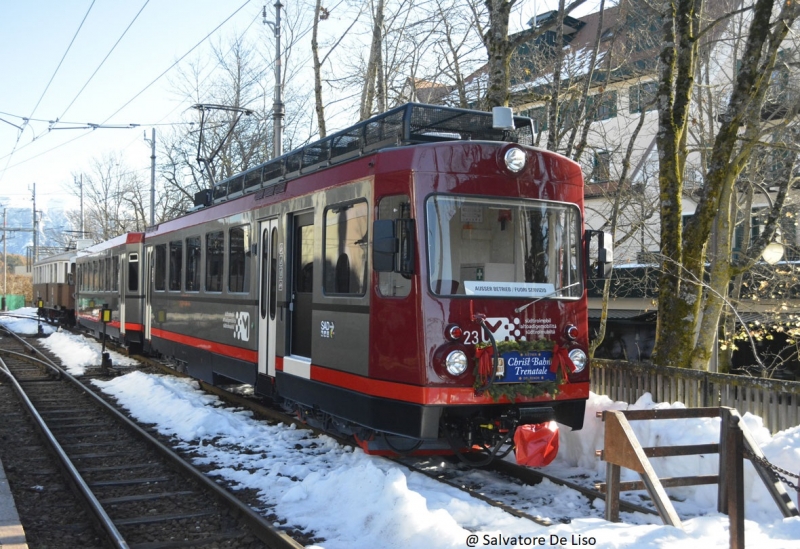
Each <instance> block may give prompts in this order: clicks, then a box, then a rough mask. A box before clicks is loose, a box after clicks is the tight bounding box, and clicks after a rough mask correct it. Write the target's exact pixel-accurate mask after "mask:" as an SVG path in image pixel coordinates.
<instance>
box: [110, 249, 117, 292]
mask: <svg viewBox="0 0 800 549" xmlns="http://www.w3.org/2000/svg"><path fill="white" fill-rule="evenodd" d="M111 263H112V265H114V276H113V278H112V279H111V289H112V290H114V291H115V292H117V291H119V256H118V255H115V256H114V259H113V260H112V262H111Z"/></svg>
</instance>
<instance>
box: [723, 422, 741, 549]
mask: <svg viewBox="0 0 800 549" xmlns="http://www.w3.org/2000/svg"><path fill="white" fill-rule="evenodd" d="M739 419H740V418H739V416H738V415H733V414H731V415H730V421H729V422H728V431H727V436H726V438H727V440H726V447H725V464H726V469H727V482H726V484H727V485H728V486H727V492H728V504H727V507H728V516H729V517H730V533H731V539H730V548H731V549H744V455H743V452H744V437H743V435H742V430H741V428H740V427H739Z"/></svg>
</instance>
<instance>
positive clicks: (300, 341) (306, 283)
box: [289, 212, 314, 359]
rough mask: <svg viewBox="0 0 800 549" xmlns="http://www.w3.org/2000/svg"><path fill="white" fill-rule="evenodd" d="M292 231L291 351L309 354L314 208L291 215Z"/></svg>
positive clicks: (296, 354)
mask: <svg viewBox="0 0 800 549" xmlns="http://www.w3.org/2000/svg"><path fill="white" fill-rule="evenodd" d="M292 226H293V235H292V237H293V238H292V256H291V257H292V259H291V260H292V286H291V292H292V293H291V302H290V305H289V310H290V311H291V324H290V330H291V334H290V336H289V338H290V345H291V347H290V348H291V354H292V355H294V356H299V357H304V358H308V359H310V358H311V307H312V298H313V292H314V212H309V213H304V214H301V215H298V216H295V217H294V221H293V224H292Z"/></svg>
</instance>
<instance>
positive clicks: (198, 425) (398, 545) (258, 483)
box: [51, 336, 800, 549]
mask: <svg viewBox="0 0 800 549" xmlns="http://www.w3.org/2000/svg"><path fill="white" fill-rule="evenodd" d="M51 337H52V336H51ZM73 345H74V350H73ZM82 345H83V342H82V341H81V340H80V339H79V338H78V337H75V336H69V337H67V338H65V339H64V341H61V342H59V344H58V348H59V349H60V352H62V353H64V354H65V355H66V356H70V355H73V354H77V352H78V349H80V348H81V346H82ZM94 383H95V384H96V385H98V386H99V387H100V388H101V389H102V390H103V391H104V392H106V393H107V394H109V395H113V396H114V397H116V398H117V399H118V401H119V402H120V404H121V405H122V406H124V407H126V408H127V409H129V410H130V411H131V413H132V415H133V416H135V417H136V418H137V419H139V420H140V421H142V422H146V423H152V424H155V425H156V427H157V428H158V430H159V431H160V432H161V433H163V434H165V435H169V436H172V437H174V438H175V440H176V442H177V444H178V445H179V446H181V447H182V448H183V449H185V450H187V451H190V452H193V454H194V455H196V456H197V457H196V462H197V463H201V464H208V465H211V466H212V467H215V468H216V469H215V470H214V472H213V473H212V474H214V475H217V476H219V477H222V478H224V479H226V480H228V481H229V482H230V483H232V484H233V485H235V486H236V487H237V488H252V489H254V490H256V491H257V492H258V494H259V497H260V499H261V501H262V502H263V504H264V509H265V510H266V509H267V508H269V509H270V510H271V511H273V512H275V513H276V514H277V515H278V516H280V517H282V518H283V519H285V520H286V521H287V523H288V524H289V525H293V526H296V527H299V528H301V529H305V530H307V531H308V532H310V533H313V534H314V535H315V536H316V537H317V538H319V539H322V540H324V541H320V542H319V543H318V545H316V546H315V547H324V548H327V549H339V548H341V549H344V548H347V549H358V548H365V549H366V548H370V549H371V548H374V547H380V548H386V549H416V548H418V547H426V548H432V549H450V548H464V547H519V546H528V547H530V546H534V544H535V546H544V547H576V546H594V547H603V548H613V549H616V548H623V547H626V548H634V547H635V548H637V549H638V548H651V549H656V548H658V549H661V548H670V549H671V548H684V547H685V548H692V549H696V548H699V547H702V548H703V549H723V548H727V547H729V533H728V531H729V530H728V528H729V527H728V517H726V516H724V515H720V514H718V513H717V512H716V487H714V486H712V487H696V488H682V489H680V490H675V491H672V490H670V493H671V494H673V495H674V496H675V497H677V498H679V499H681V500H683V501H682V502H679V503H678V504H677V505H676V506H677V507H678V512H679V514H680V515H681V517H682V519H683V526H684V529H683V530H680V529H678V528H674V527H671V526H664V525H662V524H659V523H657V521H656V523H654V521H653V518H652V517H643V516H640V515H632V514H625V515H623V517H624V519H625V520H626V523H625V524H623V523H618V524H612V523H607V522H605V521H604V520H602V519H599V518H576V519H573V520H572V521H571V522H570V523H569V524H558V525H556V526H554V527H551V528H545V527H541V526H539V525H537V524H534V523H532V522H530V521H527V520H525V519H519V518H516V517H513V516H511V515H508V514H507V513H504V512H503V511H500V510H498V509H496V508H493V507H490V506H488V505H486V504H484V503H482V502H481V501H478V500H476V499H474V498H471V497H470V496H469V495H467V494H465V493H463V492H461V491H459V490H456V489H454V488H450V487H448V486H445V485H442V484H440V483H437V482H435V481H433V480H431V479H429V478H428V477H426V476H424V475H421V474H419V473H414V472H410V471H409V470H407V469H405V468H404V467H401V466H399V465H396V464H394V463H392V462H389V461H387V460H385V459H382V458H376V457H372V456H367V455H365V454H364V453H363V452H361V451H360V450H353V449H350V448H345V447H343V446H341V445H339V444H338V443H336V442H335V441H334V440H333V439H331V438H329V437H321V438H317V437H314V436H312V435H310V434H309V433H307V432H305V431H304V430H302V429H297V428H295V427H292V426H285V425H266V424H264V423H262V422H258V421H255V420H253V419H252V418H251V416H250V414H249V413H248V412H245V411H243V410H241V409H233V408H228V407H225V406H223V405H222V404H221V403H220V401H219V400H217V398H216V397H213V396H209V395H207V394H205V393H203V392H201V391H200V390H199V389H198V386H197V383H196V382H194V381H191V380H186V379H180V378H175V377H172V376H160V375H149V374H144V373H141V372H132V373H130V374H127V375H124V376H121V377H118V378H116V379H113V380H111V381H102V382H101V381H94ZM653 407H683V405H682V404H681V403H673V404H665V403H654V402H652V400H651V399H650V397H649V395H646V396H644V397H642V398H641V399H639V401H638V402H636V403H634V404H632V405H628V404H626V403H622V402H612V401H611V400H610V399H608V398H607V397H605V396H599V395H594V394H592V395H591V398H590V400H589V402H588V405H587V410H586V422H585V427H584V429H582V430H581V431H576V432H565V431H568V429H564V430H562V438H561V448H560V455H559V457H558V458H557V459H556V461H555V462H554V463H553V464H552V466H551V467H550V470H551V471H552V472H554V473H555V474H557V475H560V476H562V475H570V476H577V475H589V476H596V477H598V478H600V479H602V475H604V463H602V462H600V461H599V460H598V459H597V458H596V457H595V455H594V452H595V450H596V449H600V448H602V446H603V442H602V437H603V428H602V422H600V421H599V420H597V419H596V418H595V413H596V412H597V411H599V410H603V409H610V408H613V409H627V408H631V409H649V408H653ZM745 422H746V424H747V426H748V427H749V428H750V429H751V431H752V432H753V434H754V437H755V438H756V440H757V441H758V442H759V443H760V444H761V446H762V449H763V450H764V453H765V454H766V456H767V458H768V459H769V460H770V461H771V462H772V463H775V464H777V465H779V466H781V467H784V468H786V469H789V470H792V471H793V470H796V469H798V466H799V465H800V426H798V427H794V428H792V429H788V430H786V431H783V432H781V433H777V434H776V435H774V436H771V435H770V434H769V432H768V431H767V430H766V429H765V428H764V427H763V426H762V425H761V419H760V418H758V417H755V416H752V415H749V414H747V415H745ZM634 429H635V430H636V432H637V435H638V436H639V438H640V441H641V442H642V444H643V445H645V446H650V445H664V444H700V443H707V442H714V441H716V440H717V439H718V436H719V420H702V419H701V420H662V421H652V422H634ZM211 440H213V441H214V444H213V445H212V444H209V441H211ZM243 450H244V451H243ZM673 460H677V461H673ZM653 461H654V463H655V468H656V471H657V472H658V473H659V475H660V476H685V475H692V474H713V473H716V461H717V456H706V457H701V456H692V457H682V458H670V460H667V459H665V458H664V459H658V460H653ZM623 471H624V470H623ZM623 478H624V479H627V478H631V479H633V478H635V476H634V475H633V474H631V475H626V476H624V477H623ZM745 483H746V488H745V494H746V496H747V501H746V517H747V521H746V541H747V546H748V547H765V548H769V549H800V518H791V519H783V518H781V516H780V513H779V512H778V510H777V508H776V507H775V505H774V503H773V502H772V500H771V499H770V498H769V496H767V495H766V491H765V490H764V489H763V488H761V487H760V486H759V484H760V482H759V481H758V479H757V478H756V475H755V473H754V471H753V468H752V467H751V466H750V465H749V463H748V464H746V465H745ZM526 489H527V490H530V491H531V493H536V491H537V490H551V491H554V497H553V498H552V503H551V505H550V506H549V507H548V508H546V509H539V510H538V512H539V513H540V514H543V515H545V516H548V515H549V516H552V517H562V516H575V511H574V507H575V506H576V505H578V506H579V505H582V503H580V502H579V501H577V500H578V499H580V498H576V497H575V494H574V492H572V491H570V490H568V489H566V488H561V487H558V486H555V485H553V484H548V483H543V484H542V485H538V486H532V487H527V488H526ZM559 491H561V494H559V493H558V492H559ZM587 514H588V513H587ZM577 516H587V515H577Z"/></svg>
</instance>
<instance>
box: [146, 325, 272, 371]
mask: <svg viewBox="0 0 800 549" xmlns="http://www.w3.org/2000/svg"><path fill="white" fill-rule="evenodd" d="M150 332H151V333H152V335H153V336H155V337H160V338H161V339H166V340H168V341H174V342H175V343H180V344H181V345H188V346H190V347H196V348H198V349H203V350H206V351H210V352H212V353H216V354H218V355H223V356H227V357H230V358H235V359H238V360H244V361H247V362H252V363H254V364H255V363H256V362H258V351H252V350H250V349H242V348H241V347H236V346H235V345H226V344H225V343H217V342H215V341H208V340H207V339H200V338H199V337H192V336H187V335H184V334H177V333H175V332H169V331H167V330H160V329H158V328H151V329H150Z"/></svg>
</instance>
